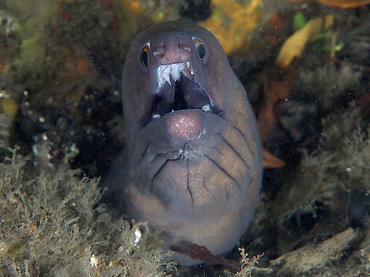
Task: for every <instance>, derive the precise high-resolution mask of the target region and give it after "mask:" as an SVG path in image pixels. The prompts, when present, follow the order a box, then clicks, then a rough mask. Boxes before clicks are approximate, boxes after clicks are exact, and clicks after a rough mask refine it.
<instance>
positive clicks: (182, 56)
mask: <svg viewBox="0 0 370 277" xmlns="http://www.w3.org/2000/svg"><path fill="white" fill-rule="evenodd" d="M145 45H146V46H145ZM186 62H188V63H187V64H186ZM184 63H185V64H186V66H184ZM163 65H164V66H163ZM166 65H168V66H166ZM159 66H162V67H160V69H159V70H158V68H159ZM176 71H177V72H176ZM166 80H167V81H166ZM176 80H177V81H176ZM122 99H123V110H124V120H125V124H126V130H127V131H126V133H127V151H128V152H127V153H126V154H122V155H121V157H120V158H118V159H117V161H115V164H114V167H115V169H114V170H113V171H112V173H111V176H110V177H109V178H108V179H107V182H108V183H109V184H107V186H110V187H111V188H113V189H114V190H115V191H118V192H120V193H121V194H120V195H121V197H122V198H121V201H120V202H121V203H124V204H123V205H124V210H125V212H126V213H127V214H128V215H129V216H130V217H132V218H134V219H135V220H136V221H148V222H149V226H150V227H151V229H154V230H163V237H164V241H165V247H166V248H168V249H177V250H178V251H179V252H178V254H175V255H174V259H175V260H177V261H178V262H179V264H180V265H184V266H190V265H194V264H197V263H200V261H197V260H193V259H191V258H190V257H189V256H187V255H185V254H180V253H181V252H186V251H187V249H186V247H185V248H184V246H186V245H187V244H189V243H195V244H198V245H202V246H205V247H207V248H208V249H209V250H210V251H211V252H213V253H216V254H221V255H222V254H226V253H227V252H229V251H231V250H232V249H233V248H234V247H235V246H236V244H237V242H238V240H239V239H240V237H241V236H242V235H243V233H244V232H245V231H246V229H247V227H248V225H249V223H250V221H251V219H252V216H253V213H254V211H255V207H256V203H257V200H258V197H259V193H260V186H261V178H262V157H261V144H260V138H259V133H258V127H257V124H256V118H255V116H254V113H253V111H252V109H251V106H250V103H249V101H248V99H247V94H246V92H245V90H244V88H243V86H242V84H241V83H240V82H239V80H238V79H237V78H236V76H235V74H234V72H233V71H232V69H231V67H230V65H229V63H228V60H227V58H226V55H225V52H224V51H223V49H222V47H221V45H220V43H219V42H218V41H217V39H216V38H215V37H214V36H213V35H212V34H211V33H210V32H209V31H207V30H206V29H204V28H202V27H200V26H197V25H195V24H194V23H191V22H185V21H174V22H164V23H160V24H157V25H155V26H152V27H151V28H149V29H147V30H146V31H144V32H143V33H141V34H140V35H138V37H137V38H136V39H135V40H134V41H133V43H132V44H131V46H130V49H129V51H128V53H127V56H126V60H125V65H124V68H123V81H122ZM123 161H124V162H123ZM118 194H119V193H118ZM122 209H123V208H122Z"/></svg>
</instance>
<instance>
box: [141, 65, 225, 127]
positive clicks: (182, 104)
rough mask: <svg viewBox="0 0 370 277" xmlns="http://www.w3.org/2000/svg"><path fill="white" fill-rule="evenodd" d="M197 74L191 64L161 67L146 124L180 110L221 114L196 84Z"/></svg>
mask: <svg viewBox="0 0 370 277" xmlns="http://www.w3.org/2000/svg"><path fill="white" fill-rule="evenodd" d="M196 74H197V73H196V72H194V71H193V69H192V66H191V64H190V63H189V62H182V63H174V64H166V65H161V66H159V67H158V68H157V82H158V87H157V90H156V91H155V96H154V98H153V100H152V102H151V107H150V111H149V114H148V115H147V116H146V122H144V124H145V125H146V124H148V123H149V122H150V121H151V120H152V119H153V118H160V117H162V116H163V115H165V114H167V113H171V112H173V111H178V110H186V109H199V110H202V111H204V112H212V113H219V112H220V111H219V110H218V109H217V108H216V107H215V106H214V105H213V101H212V100H211V99H210V97H209V96H208V95H207V93H206V91H205V90H204V89H203V88H202V87H201V86H200V84H199V83H197V82H196Z"/></svg>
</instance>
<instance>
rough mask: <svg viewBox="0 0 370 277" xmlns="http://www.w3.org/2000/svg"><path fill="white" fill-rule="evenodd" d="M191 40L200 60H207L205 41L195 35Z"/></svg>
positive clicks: (204, 62) (204, 61)
mask: <svg viewBox="0 0 370 277" xmlns="http://www.w3.org/2000/svg"><path fill="white" fill-rule="evenodd" d="M193 42H194V45H195V48H196V49H197V52H198V55H199V58H200V60H201V61H202V63H203V64H206V63H207V60H208V52H207V47H206V45H205V43H204V42H203V41H202V40H201V39H200V38H197V37H193Z"/></svg>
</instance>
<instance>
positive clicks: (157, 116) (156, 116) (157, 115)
mask: <svg viewBox="0 0 370 277" xmlns="http://www.w3.org/2000/svg"><path fill="white" fill-rule="evenodd" d="M152 118H161V116H160V115H159V114H153V116H152Z"/></svg>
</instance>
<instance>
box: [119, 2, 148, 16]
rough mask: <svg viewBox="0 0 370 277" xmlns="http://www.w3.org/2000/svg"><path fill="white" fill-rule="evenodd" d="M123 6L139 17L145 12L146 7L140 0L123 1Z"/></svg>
mask: <svg viewBox="0 0 370 277" xmlns="http://www.w3.org/2000/svg"><path fill="white" fill-rule="evenodd" d="M121 4H122V6H123V7H125V8H126V9H127V10H128V11H130V12H132V13H134V14H136V15H139V14H142V13H143V12H144V11H145V7H144V6H143V5H142V4H141V3H140V2H139V1H138V0H122V1H121Z"/></svg>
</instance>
